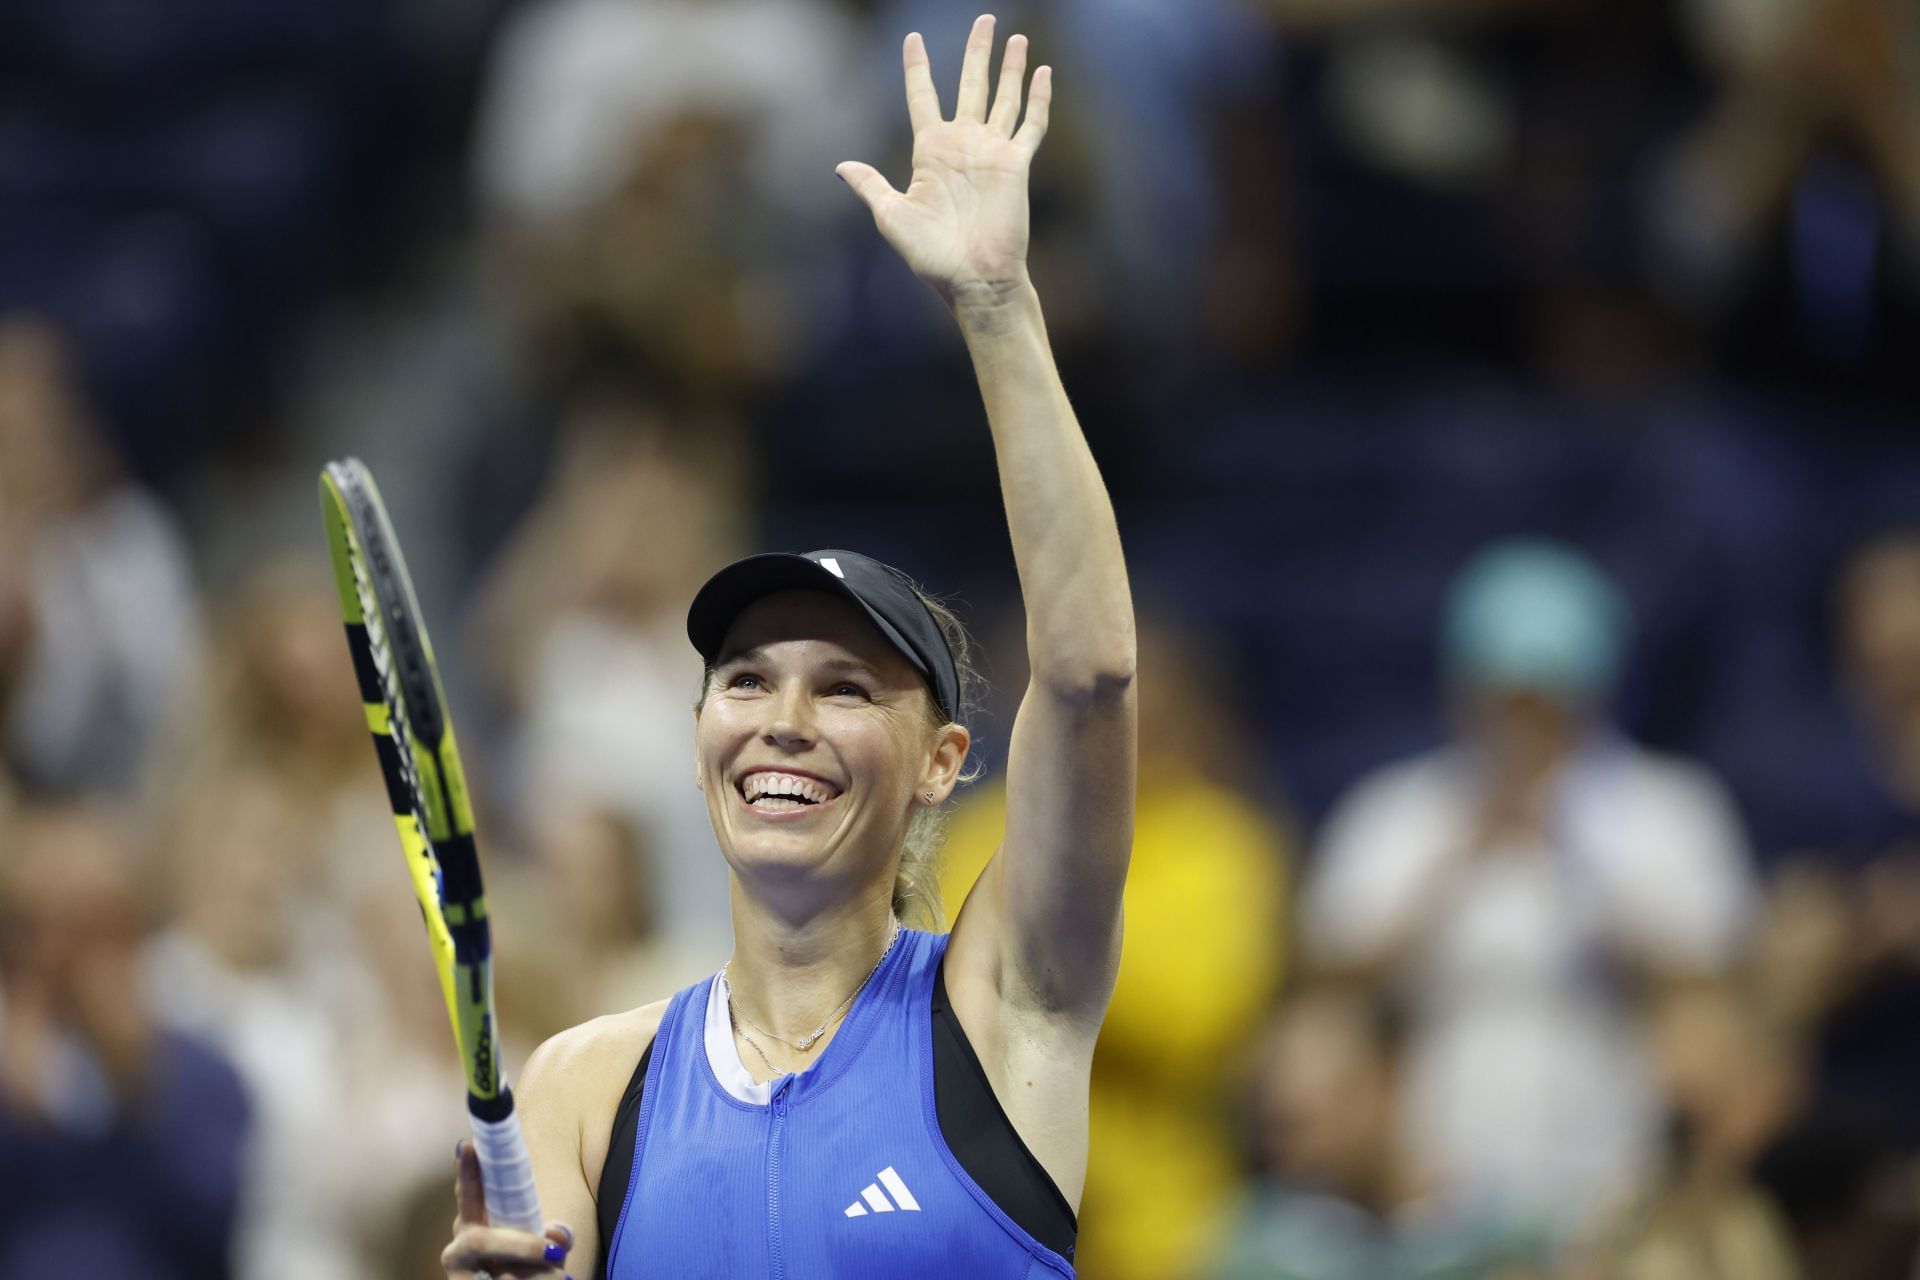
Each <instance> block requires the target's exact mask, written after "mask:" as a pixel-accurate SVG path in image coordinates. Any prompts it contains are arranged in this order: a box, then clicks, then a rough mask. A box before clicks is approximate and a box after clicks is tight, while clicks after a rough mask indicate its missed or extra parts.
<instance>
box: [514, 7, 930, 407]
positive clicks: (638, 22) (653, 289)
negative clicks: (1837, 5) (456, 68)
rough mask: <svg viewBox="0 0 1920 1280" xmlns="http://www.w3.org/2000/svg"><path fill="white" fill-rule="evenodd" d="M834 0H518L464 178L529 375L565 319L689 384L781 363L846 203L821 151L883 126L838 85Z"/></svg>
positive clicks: (833, 151) (841, 48)
mask: <svg viewBox="0 0 1920 1280" xmlns="http://www.w3.org/2000/svg"><path fill="white" fill-rule="evenodd" d="M862 44H863V42H862V40H861V33H860V30H859V28H858V27H857V25H856V24H855V22H854V20H853V17H852V15H851V14H849V13H848V12H847V11H846V9H845V7H844V6H842V5H840V4H837V3H834V2H833V0H703V3H701V4H698V5H688V4H679V3H672V2H670V0H538V2H537V3H535V4H532V5H529V6H527V7H525V8H524V9H522V10H521V11H520V12H519V13H517V14H516V15H514V17H513V18H512V19H511V20H510V21H509V22H508V23H507V24H506V26H505V27H504V29H503V30H502V32H501V34H500V37H499V41H498V44H497V46H496V49H495V53H494V59H493V65H492V68H491V71H490V74H489V77H488V83H487V87H486V90H485V97H484V101H483V103H482V105H481V116H480V123H479V137H478V143H477V155H476V185H477V187H478V194H479V198H480V204H481V208H482V212H483V214H484V215H485V217H486V227H487V234H488V249H489V251H490V254H491V258H492V263H493V265H494V266H495V267H496V268H498V270H499V274H500V277H501V279H502V280H503V281H504V283H505V284H506V285H507V287H508V290H509V294H510V301H511V303H512V305H513V308H514V312H513V313H512V320H513V323H514V324H515V325H516V326H517V327H518V328H519V329H520V330H521V331H522V332H523V333H524V334H526V335H527V336H529V337H530V338H531V339H532V342H533V353H534V355H535V356H536V358H537V360H539V361H540V362H541V363H542V364H543V365H544V366H545V371H548V372H550V371H551V369H552V368H553V367H554V366H556V365H558V366H559V367H561V368H564V367H565V365H566V363H567V361H568V359H569V358H570V355H571V351H570V348H571V347H573V346H574V345H576V344H578V343H579V342H580V341H581V336H580V331H581V330H582V329H583V328H587V329H592V328H602V329H606V330H610V331H612V332H615V333H617V334H619V335H621V336H622V338H623V339H624V340H626V341H629V342H638V343H640V344H641V345H644V346H645V347H647V348H648V349H650V350H654V351H657V352H659V353H660V355H661V358H662V365H663V367H664V368H667V369H671V370H672V371H673V374H674V376H675V377H676V378H680V379H684V380H686V381H688V382H690V383H692V384H694V385H697V386H714V385H730V384H732V383H734V382H736V381H738V380H739V379H741V378H746V377H758V376H759V375H761V374H763V373H766V372H769V371H772V370H776V369H778V368H780V367H782V365H783V363H784V362H785V361H786V359H787V358H788V354H789V348H790V347H791V346H792V345H793V344H794V343H796V342H797V341H800V340H801V339H802V338H803V337H804V336H805V335H806V333H807V331H808V330H810V329H812V328H814V327H816V325H817V320H816V317H815V314H814V312H815V309H816V308H817V307H818V305H819V303H820V301H821V298H820V296H819V294H820V291H819V289H818V287H816V286H811V285H809V286H801V285H799V284H797V283H796V281H797V279H798V277H800V276H801V275H803V274H804V273H805V271H806V270H807V269H808V267H809V265H810V262H811V251H812V250H813V249H815V248H818V247H819V246H820V244H821V240H820V236H821V233H822V232H823V231H824V230H826V229H827V228H828V227H830V226H831V225H833V224H834V223H835V222H838V221H842V220H846V219H851V218H852V217H854V216H855V215H856V213H857V208H856V202H855V201H853V200H851V199H850V198H849V197H848V195H847V193H846V191H845V190H844V189H843V187H842V185H841V183H840V182H839V181H837V180H836V179H835V177H834V172H833V170H834V166H835V165H836V164H838V163H839V162H840V161H842V160H845V159H848V158H850V157H855V156H869V155H872V154H873V153H874V150H875V139H876V138H877V137H879V136H883V135H882V134H881V133H880V126H881V125H882V124H883V123H886V122H888V121H890V120H891V119H893V115H892V114H881V113H877V112H875V111H873V110H872V109H871V103H870V102H869V101H867V99H866V97H865V96H863V95H862V94H861V93H859V92H858V91H857V89H858V86H859V84H860V81H859V77H858V75H857V72H858V70H859V65H860V64H859V54H860V52H861V50H862Z"/></svg>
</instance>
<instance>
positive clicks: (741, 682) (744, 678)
mask: <svg viewBox="0 0 1920 1280" xmlns="http://www.w3.org/2000/svg"><path fill="white" fill-rule="evenodd" d="M759 687H760V677H759V676H756V675H754V674H752V673H751V672H744V671H743V672H741V673H740V674H739V675H737V676H735V677H734V678H733V679H731V680H729V681H727V688H729V689H758V688H759Z"/></svg>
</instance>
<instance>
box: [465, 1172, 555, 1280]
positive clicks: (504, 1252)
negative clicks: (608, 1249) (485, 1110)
mask: <svg viewBox="0 0 1920 1280" xmlns="http://www.w3.org/2000/svg"><path fill="white" fill-rule="evenodd" d="M458 1165H459V1174H458V1177H457V1178H456V1180H455V1183H454V1200H455V1203H456V1204H457V1206H458V1214H457V1216H456V1217H455V1218H454V1220H453V1240H452V1242H451V1243H449V1244H448V1245H447V1247H446V1248H445V1249H444V1250H442V1251H441V1254H440V1265H441V1267H443V1268H444V1269H445V1270H446V1273H447V1276H448V1277H449V1280H472V1278H473V1277H475V1276H487V1277H491V1280H507V1277H509V1276H512V1277H549V1276H550V1277H553V1278H554V1280H560V1277H562V1276H563V1274H564V1272H565V1269H566V1261H567V1252H568V1250H570V1249H572V1248H573V1231H572V1229H571V1228H569V1227H568V1226H567V1225H566V1224H565V1223H561V1222H549V1223H548V1224H547V1226H546V1231H545V1232H544V1234H542V1235H537V1236H536V1235H532V1234H530V1233H528V1232H525V1231H510V1230H508V1229H507V1228H505V1227H491V1226H488V1225H487V1201H486V1195H485V1193H484V1191H483V1190H482V1189H481V1185H480V1157H479V1156H478V1155H476V1154H475V1153H474V1149H473V1144H472V1143H471V1142H464V1141H463V1142H462V1143H461V1144H460V1151H459V1158H458Z"/></svg>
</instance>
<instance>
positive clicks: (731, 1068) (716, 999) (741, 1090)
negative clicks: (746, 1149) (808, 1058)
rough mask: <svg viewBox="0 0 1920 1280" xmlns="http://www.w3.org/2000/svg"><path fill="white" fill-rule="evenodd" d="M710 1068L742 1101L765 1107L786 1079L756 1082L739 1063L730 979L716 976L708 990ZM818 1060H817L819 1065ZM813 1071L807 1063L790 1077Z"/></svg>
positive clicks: (708, 1051)
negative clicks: (730, 1010)
mask: <svg viewBox="0 0 1920 1280" xmlns="http://www.w3.org/2000/svg"><path fill="white" fill-rule="evenodd" d="M706 1040H707V1065H708V1066H710V1067H712V1068H713V1078H714V1079H715V1080H718V1081H719V1082H720V1087H721V1088H722V1089H725V1090H726V1091H727V1092H728V1093H730V1094H732V1095H733V1096H734V1097H736V1098H738V1099H739V1100H740V1101H742V1102H746V1103H751V1104H752V1105H754V1106H758V1107H764V1106H768V1105H770V1104H771V1103H772V1102H773V1086H774V1085H775V1084H777V1083H779V1082H780V1081H781V1080H782V1079H784V1078H785V1077H784V1076H776V1077H774V1078H773V1079H772V1080H768V1081H766V1082H764V1083H762V1082H761V1081H758V1080H755V1079H754V1078H753V1073H752V1072H750V1071H748V1070H747V1067H746V1064H745V1063H743V1062H741V1061H740V1046H739V1045H737V1044H735V1043H734V1040H733V1019H732V1018H729V1017H728V1016H727V980H726V979H725V978H722V977H719V976H717V975H716V976H715V978H714V980H713V986H711V987H710V988H708V989H707V1034H706ZM818 1061H819V1059H818V1058H816V1059H814V1062H818ZM811 1070H813V1063H811V1062H810V1063H808V1064H807V1065H806V1067H805V1068H804V1069H802V1070H800V1071H795V1072H792V1073H790V1074H793V1075H805V1074H806V1073H807V1072H808V1071H811Z"/></svg>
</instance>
